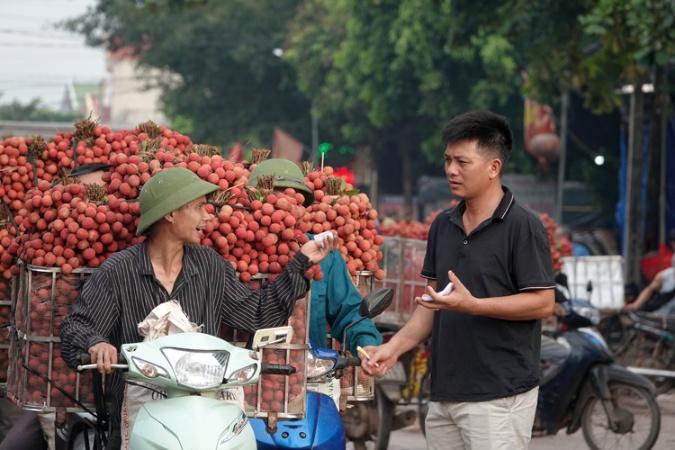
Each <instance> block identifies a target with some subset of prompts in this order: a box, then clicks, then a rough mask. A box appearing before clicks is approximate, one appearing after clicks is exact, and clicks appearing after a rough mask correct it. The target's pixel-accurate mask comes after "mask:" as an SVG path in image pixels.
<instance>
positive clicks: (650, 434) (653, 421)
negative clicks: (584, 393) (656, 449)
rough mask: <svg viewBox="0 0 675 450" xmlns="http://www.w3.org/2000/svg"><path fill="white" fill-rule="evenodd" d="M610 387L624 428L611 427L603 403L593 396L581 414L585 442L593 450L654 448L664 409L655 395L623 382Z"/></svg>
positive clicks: (644, 449) (643, 449) (613, 402)
mask: <svg viewBox="0 0 675 450" xmlns="http://www.w3.org/2000/svg"><path fill="white" fill-rule="evenodd" d="M609 389H610V394H611V398H612V405H613V406H614V409H615V411H616V412H617V414H618V416H619V418H620V420H619V421H620V422H621V424H620V425H619V427H620V428H622V429H619V430H617V431H614V430H612V429H611V427H610V426H609V420H608V417H607V414H606V413H605V409H604V407H603V405H602V402H601V401H600V399H598V398H597V397H591V399H590V400H589V401H588V403H587V404H586V406H585V407H584V411H583V413H582V417H581V426H582V430H583V435H584V440H585V441H586V444H588V446H589V447H590V448H591V449H593V450H605V449H608V450H609V449H611V450H621V449H630V450H648V449H651V448H652V447H653V446H654V443H655V442H656V439H657V438H658V437H659V432H660V430H661V411H660V409H659V406H658V404H657V403H656V399H655V397H654V396H653V395H652V394H651V393H650V392H649V391H647V390H645V389H643V388H639V387H636V386H632V385H629V384H624V383H612V384H610V386H609Z"/></svg>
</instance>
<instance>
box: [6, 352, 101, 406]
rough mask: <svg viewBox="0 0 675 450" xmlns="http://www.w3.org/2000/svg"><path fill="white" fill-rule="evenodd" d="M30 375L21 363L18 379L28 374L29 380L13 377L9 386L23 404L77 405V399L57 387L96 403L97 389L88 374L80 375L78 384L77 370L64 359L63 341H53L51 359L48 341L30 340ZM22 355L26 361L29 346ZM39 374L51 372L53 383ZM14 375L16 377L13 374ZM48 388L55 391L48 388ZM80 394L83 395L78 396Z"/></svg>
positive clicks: (14, 397)
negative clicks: (93, 387)
mask: <svg viewBox="0 0 675 450" xmlns="http://www.w3.org/2000/svg"><path fill="white" fill-rule="evenodd" d="M28 345H29V349H28V368H29V369H30V370H29V371H28V374H25V372H26V369H25V368H24V367H23V366H22V365H19V366H18V367H17V371H16V372H17V373H16V374H15V376H16V379H17V380H20V379H23V377H24V376H26V381H27V382H26V383H25V384H24V383H22V382H18V383H17V382H16V381H17V380H12V382H11V383H9V384H10V385H9V386H8V394H10V396H11V397H12V398H13V399H14V400H15V401H16V402H17V403H20V404H29V405H36V406H40V407H42V406H45V405H48V406H51V407H61V406H65V407H73V406H75V404H74V402H72V401H71V400H69V399H68V398H67V397H66V396H65V395H64V394H63V393H62V392H61V391H60V390H59V389H58V388H57V387H56V386H58V387H60V388H61V389H63V390H64V391H65V392H66V393H68V395H69V396H70V397H73V398H78V397H79V400H80V401H83V402H85V403H89V404H91V403H93V391H92V390H91V382H90V378H89V375H88V374H83V375H81V376H80V386H79V388H78V386H77V380H78V377H77V372H75V371H74V370H71V369H69V368H68V367H67V366H66V363H65V361H63V359H62V358H61V350H60V344H56V343H55V344H53V347H52V355H51V358H50V354H49V347H50V345H49V344H48V343H42V342H30V343H28ZM21 351H22V352H24V354H23V355H20V357H21V361H24V359H23V358H25V352H26V349H25V348H22V350H21ZM37 374H42V375H43V376H46V375H48V374H50V375H51V386H50V385H48V384H47V381H46V380H45V379H44V378H43V377H42V376H38V375H37ZM12 378H14V376H13V377H12ZM48 387H50V388H51V390H48ZM78 394H79V395H78Z"/></svg>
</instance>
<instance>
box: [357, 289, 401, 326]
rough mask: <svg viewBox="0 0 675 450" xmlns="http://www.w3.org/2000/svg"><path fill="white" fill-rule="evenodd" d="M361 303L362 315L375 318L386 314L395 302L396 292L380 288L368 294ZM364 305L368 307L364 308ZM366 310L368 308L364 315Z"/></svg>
mask: <svg viewBox="0 0 675 450" xmlns="http://www.w3.org/2000/svg"><path fill="white" fill-rule="evenodd" d="M363 300H364V301H363V302H362V303H361V311H362V312H361V315H363V316H364V317H369V318H371V319H372V318H373V317H376V316H378V315H380V314H382V313H383V312H384V310H386V309H387V308H389V305H391V302H392V301H393V300H394V290H393V289H392V288H380V289H378V290H376V291H373V292H371V293H370V294H368V295H367V296H366V297H365V298H364V299H363ZM363 303H365V304H366V306H365V307H364V306H363ZM364 308H367V311H365V312H366V314H363V310H364Z"/></svg>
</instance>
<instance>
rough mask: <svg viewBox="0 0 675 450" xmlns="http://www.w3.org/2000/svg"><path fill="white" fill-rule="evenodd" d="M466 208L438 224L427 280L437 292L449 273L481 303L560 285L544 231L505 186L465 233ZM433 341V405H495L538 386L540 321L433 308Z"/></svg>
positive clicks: (433, 233)
mask: <svg viewBox="0 0 675 450" xmlns="http://www.w3.org/2000/svg"><path fill="white" fill-rule="evenodd" d="M465 208H466V205H465V203H464V202H461V203H460V204H459V205H457V206H456V207H455V208H452V209H449V210H446V211H443V212H442V213H441V214H439V215H438V217H436V219H435V220H434V222H433V224H432V225H431V229H430V231H429V240H428V242H427V253H426V256H425V258H424V267H423V269H422V273H421V275H422V276H423V277H425V278H428V279H431V280H436V281H437V285H438V289H439V290H440V289H442V288H443V287H445V285H446V284H447V283H448V281H449V280H448V271H449V270H452V271H453V272H454V273H455V274H456V275H457V277H458V278H459V279H460V280H461V281H462V283H464V285H465V286H466V287H467V289H468V290H469V292H471V293H472V294H473V296H474V297H476V298H478V299H480V298H486V297H506V296H509V295H513V294H517V293H519V292H523V291H527V290H536V289H551V288H553V287H554V286H555V284H554V281H553V268H552V262H551V254H550V250H549V244H548V239H547V237H546V232H545V231H544V226H543V225H542V223H541V221H540V220H539V218H538V217H536V216H535V215H534V213H532V212H531V211H529V210H527V209H525V208H523V207H522V206H520V205H519V204H518V203H517V202H516V201H515V199H514V197H513V194H511V191H509V190H508V189H507V188H506V187H504V197H503V198H502V200H501V202H500V203H499V206H498V207H497V209H496V210H495V212H494V214H493V216H492V217H491V218H490V219H488V220H486V221H484V222H483V223H481V224H480V225H479V226H478V227H477V228H476V229H475V230H474V231H473V232H472V233H471V234H470V235H468V236H467V235H466V234H465V232H464V225H463V222H462V215H463V214H464V211H465ZM504 301H509V300H506V299H504ZM431 340H432V352H431V355H432V356H431V400H432V401H486V400H492V399H496V398H501V397H508V396H511V395H515V394H519V393H522V392H526V391H528V390H530V389H532V388H533V387H535V386H536V385H537V384H538V383H539V351H540V343H541V323H540V321H539V320H526V321H511V320H500V319H492V318H489V317H481V316H470V315H466V314H461V313H457V312H452V311H436V312H435V313H434V323H433V332H432V337H431Z"/></svg>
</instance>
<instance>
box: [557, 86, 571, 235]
mask: <svg viewBox="0 0 675 450" xmlns="http://www.w3.org/2000/svg"><path fill="white" fill-rule="evenodd" d="M569 102H570V91H569V89H567V88H565V89H564V91H563V94H562V100H561V102H560V158H559V159H558V187H557V193H556V206H555V220H556V221H557V222H558V223H559V224H562V223H563V221H562V219H563V203H564V200H565V199H564V196H565V169H566V166H567V126H568V125H567V123H568V122H567V117H568V110H569Z"/></svg>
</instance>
